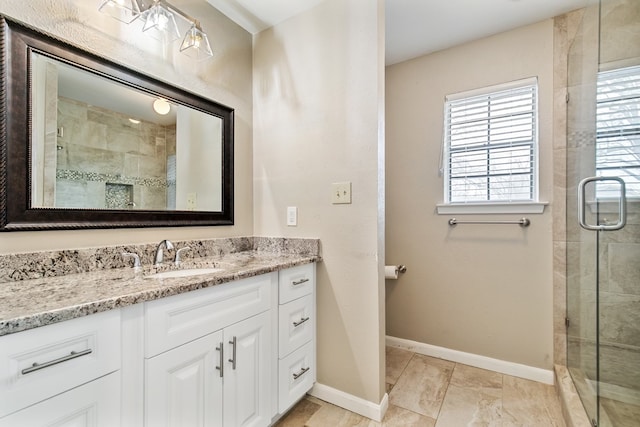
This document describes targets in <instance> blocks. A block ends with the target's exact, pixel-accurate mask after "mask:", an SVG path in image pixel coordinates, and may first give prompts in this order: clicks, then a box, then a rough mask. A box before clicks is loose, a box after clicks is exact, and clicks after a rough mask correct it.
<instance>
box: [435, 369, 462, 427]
mask: <svg viewBox="0 0 640 427" xmlns="http://www.w3.org/2000/svg"><path fill="white" fill-rule="evenodd" d="M443 360H444V359H443ZM457 366H458V362H453V369H452V370H451V374H450V375H449V378H448V379H447V388H446V389H445V391H444V396H442V402H440V407H438V416H437V417H436V424H438V419H439V418H440V413H441V412H442V407H443V406H444V401H445V399H446V398H447V393H448V392H449V386H450V385H451V378H453V372H454V371H455V370H456V367H457Z"/></svg>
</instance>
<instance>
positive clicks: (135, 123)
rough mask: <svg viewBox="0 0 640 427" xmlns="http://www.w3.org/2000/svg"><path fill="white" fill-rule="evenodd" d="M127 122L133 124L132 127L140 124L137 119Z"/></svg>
mask: <svg viewBox="0 0 640 427" xmlns="http://www.w3.org/2000/svg"><path fill="white" fill-rule="evenodd" d="M129 121H130V122H131V123H133V124H134V125H139V124H140V120H138V119H132V118H129Z"/></svg>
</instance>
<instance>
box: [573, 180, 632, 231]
mask: <svg viewBox="0 0 640 427" xmlns="http://www.w3.org/2000/svg"><path fill="white" fill-rule="evenodd" d="M601 181H615V182H617V183H619V184H620V199H619V203H618V222H617V223H615V224H598V225H592V224H587V220H586V206H585V205H586V195H585V187H586V186H587V184H589V183H590V182H601ZM578 221H580V227H582V228H584V229H585V230H592V231H615V230H620V229H621V228H623V227H624V226H625V225H627V187H626V185H625V183H624V180H623V179H622V178H619V177H617V176H591V177H589V178H585V179H583V180H582V181H580V183H579V184H578Z"/></svg>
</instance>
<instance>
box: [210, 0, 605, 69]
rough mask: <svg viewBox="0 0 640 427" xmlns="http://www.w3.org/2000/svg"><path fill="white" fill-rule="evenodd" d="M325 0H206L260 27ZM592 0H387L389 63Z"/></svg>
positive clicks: (257, 29) (255, 29) (252, 27)
mask: <svg viewBox="0 0 640 427" xmlns="http://www.w3.org/2000/svg"><path fill="white" fill-rule="evenodd" d="M322 1H323V0H259V1H256V0H207V2H209V3H210V4H211V5H212V6H214V7H215V8H217V9H218V10H220V11H221V12H222V13H224V14H225V15H227V16H228V17H229V18H231V19H232V20H234V21H235V22H236V23H238V24H239V25H241V26H242V27H243V28H244V29H246V30H247V31H249V32H250V33H253V34H255V33H258V32H260V31H262V30H264V29H265V28H269V27H271V26H273V25H276V24H278V23H280V22H283V21H285V20H286V19H288V18H290V17H292V16H295V15H297V14H299V13H301V12H304V11H305V10H308V9H310V8H312V7H314V6H316V5H318V4H319V3H321V2H322ZM591 2H593V0H386V2H385V16H386V30H385V31H386V58H385V59H386V61H385V62H386V64H387V65H391V64H395V63H398V62H402V61H406V60H408V59H411V58H415V57H418V56H422V55H425V54H428V53H431V52H435V51H438V50H442V49H446V48H449V47H452V46H455V45H458V44H461V43H465V42H468V41H471V40H475V39H478V38H482V37H486V36H490V35H493V34H497V33H500V32H503V31H507V30H511V29H514V28H517V27H520V26H523V25H527V24H532V23H534V22H539V21H542V20H544V19H547V18H551V17H554V16H557V15H560V14H562V13H565V12H569V11H571V10H575V9H579V8H581V7H584V6H585V5H586V4H588V3H591Z"/></svg>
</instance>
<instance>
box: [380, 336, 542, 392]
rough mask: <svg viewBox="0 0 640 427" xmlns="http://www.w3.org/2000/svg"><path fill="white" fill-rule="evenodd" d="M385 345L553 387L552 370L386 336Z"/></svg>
mask: <svg viewBox="0 0 640 427" xmlns="http://www.w3.org/2000/svg"><path fill="white" fill-rule="evenodd" d="M386 344H387V345H388V346H390V347H397V348H401V349H404V350H410V351H413V352H414V353H418V354H423V355H425V356H431V357H437V358H439V359H446V360H450V361H452V362H457V363H462V364H465V365H469V366H475V367H476V368H482V369H487V370H490V371H494V372H499V373H501V374H507V375H511V376H514V377H519V378H525V379H527V380H532V381H537V382H540V383H544V384H551V385H553V379H554V376H553V370H547V369H541V368H535V367H533V366H527V365H521V364H519V363H513V362H507V361H505V360H500V359H493V358H491V357H486V356H480V355H478V354H473V353H465V352H463V351H458V350H451V349H448V348H444V347H438V346H435V345H430V344H424V343H420V342H417V341H411V340H405V339H402V338H395V337H390V336H388V335H387V339H386Z"/></svg>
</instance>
